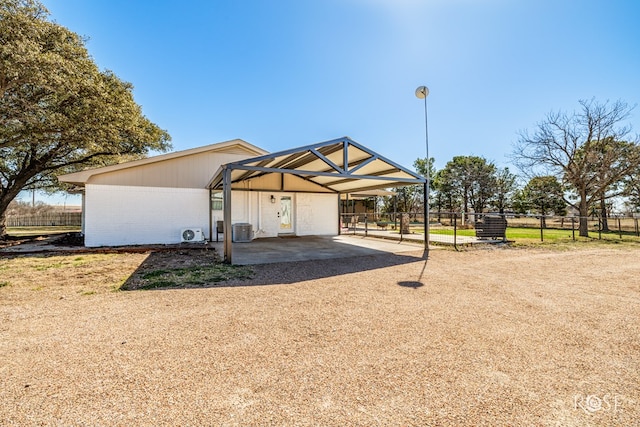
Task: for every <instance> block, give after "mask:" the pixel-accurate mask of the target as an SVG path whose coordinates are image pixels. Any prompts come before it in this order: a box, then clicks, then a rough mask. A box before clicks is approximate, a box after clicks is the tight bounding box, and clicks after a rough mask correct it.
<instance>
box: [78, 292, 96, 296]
mask: <svg viewBox="0 0 640 427" xmlns="http://www.w3.org/2000/svg"><path fill="white" fill-rule="evenodd" d="M95 294H96V291H83V292H81V293H80V295H95Z"/></svg>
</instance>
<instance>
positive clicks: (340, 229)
mask: <svg viewBox="0 0 640 427" xmlns="http://www.w3.org/2000/svg"><path fill="white" fill-rule="evenodd" d="M340 197H341V193H338V236H339V235H341V234H342V210H341V209H340V208H341V206H340V205H341V204H342V200H341V198H340Z"/></svg>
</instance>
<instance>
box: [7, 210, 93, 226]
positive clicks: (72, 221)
mask: <svg viewBox="0 0 640 427" xmlns="http://www.w3.org/2000/svg"><path fill="white" fill-rule="evenodd" d="M81 225H82V212H44V213H40V214H34V215H7V227H50V226H67V227H73V226H78V227H79V226H81Z"/></svg>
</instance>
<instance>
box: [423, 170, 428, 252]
mask: <svg viewBox="0 0 640 427" xmlns="http://www.w3.org/2000/svg"><path fill="white" fill-rule="evenodd" d="M427 185H429V182H428V181H427V182H425V183H424V188H423V190H424V197H423V205H422V210H423V214H424V250H425V251H427V256H429V189H428V187H427Z"/></svg>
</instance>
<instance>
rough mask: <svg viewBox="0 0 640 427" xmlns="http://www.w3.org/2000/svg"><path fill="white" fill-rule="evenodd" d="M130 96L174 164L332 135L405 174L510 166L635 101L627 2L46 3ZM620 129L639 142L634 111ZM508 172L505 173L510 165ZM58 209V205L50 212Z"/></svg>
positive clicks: (639, 66) (636, 17) (634, 53)
mask: <svg viewBox="0 0 640 427" xmlns="http://www.w3.org/2000/svg"><path fill="white" fill-rule="evenodd" d="M43 2H44V4H45V6H46V7H47V8H48V9H49V10H50V12H51V17H52V19H53V20H55V21H56V22H58V23H59V24H61V25H64V26H66V27H68V28H69V29H71V30H72V31H74V32H76V33H78V34H80V35H83V36H85V37H87V39H88V41H87V47H88V49H89V52H90V53H91V55H92V56H93V58H94V59H95V61H96V63H97V64H98V65H99V66H100V67H101V68H103V69H110V70H112V71H114V72H115V73H116V74H117V75H118V76H119V77H120V78H122V79H123V80H126V81H129V82H131V83H132V84H133V85H134V87H135V91H134V94H135V98H136V101H137V102H138V103H139V104H140V105H142V108H143V111H144V113H145V115H146V116H147V117H149V119H151V120H152V121H153V122H155V123H156V124H158V125H159V126H160V127H161V128H163V129H166V130H167V131H168V132H169V133H170V134H171V136H172V138H173V141H172V143H173V147H174V150H182V149H187V148H192V147H197V146H201V145H206V144H211V143H215V142H220V141H225V140H229V139H233V138H241V139H244V140H246V141H248V142H250V143H252V144H255V145H257V146H259V147H262V148H264V149H266V150H268V151H278V150H283V149H288V148H293V147H297V146H301V145H306V144H310V143H313V142H318V141H324V140H328V139H333V138H337V137H341V136H345V135H347V136H350V137H351V138H353V139H354V140H356V141H358V142H360V143H362V144H364V145H365V146H368V147H370V148H371V149H373V150H374V151H377V152H379V153H380V154H382V155H384V156H386V157H389V158H391V159H392V160H394V161H396V162H398V163H400V164H402V165H405V166H409V167H410V166H412V164H413V161H414V160H415V159H416V158H418V157H424V156H425V138H424V136H425V135H424V109H423V108H424V105H423V103H422V101H421V100H418V99H417V98H416V97H415V95H414V91H415V89H416V87H418V86H420V85H427V86H428V87H429V89H430V95H429V97H428V121H429V148H430V155H431V156H432V157H435V159H436V167H437V168H441V167H443V166H444V165H445V164H446V162H447V161H449V160H451V158H452V157H453V156H456V155H478V156H483V157H486V158H487V159H489V160H491V161H494V162H495V163H496V164H497V165H499V166H511V165H510V164H509V159H508V155H509V154H510V153H511V152H512V144H513V142H514V141H515V140H516V139H517V132H518V131H519V130H523V129H527V128H529V129H531V128H533V127H534V125H535V124H536V122H538V121H540V120H542V119H543V118H544V116H545V114H547V113H548V112H550V111H556V110H565V111H573V110H575V109H576V108H577V107H578V106H579V105H578V100H580V99H591V98H596V99H597V100H599V101H606V100H612V101H613V100H617V99H622V100H624V101H626V102H628V103H629V104H636V103H640V26H639V25H637V23H638V22H639V21H640V2H638V1H634V0H625V1H623V0H601V1H592V0H422V1H419V0H315V1H312V0H282V1H279V0H244V1H242V0H225V1H216V0H210V1H204V0H201V1H194V0H182V1H163V0H154V1H143V0H137V1H131V0H109V1H107V0H103V1H99V0H92V1H87V0H43ZM629 123H630V124H632V125H633V127H634V129H635V131H640V107H638V108H636V110H634V114H633V116H632V117H631V118H630V120H629ZM512 169H514V167H512ZM58 200H60V199H58Z"/></svg>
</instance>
